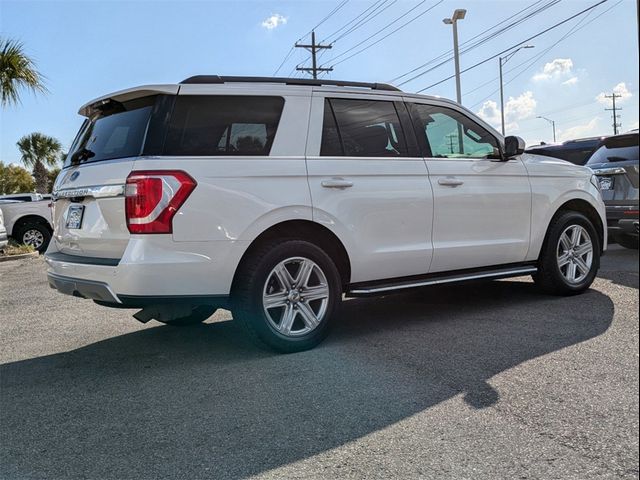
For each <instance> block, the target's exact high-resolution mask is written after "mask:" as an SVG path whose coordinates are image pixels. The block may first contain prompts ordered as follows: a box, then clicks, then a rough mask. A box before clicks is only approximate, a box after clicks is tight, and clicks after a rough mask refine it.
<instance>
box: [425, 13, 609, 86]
mask: <svg viewBox="0 0 640 480" xmlns="http://www.w3.org/2000/svg"><path fill="white" fill-rule="evenodd" d="M608 1H609V0H600V1H599V2H598V3H595V4H594V5H591V6H590V7H588V8H585V9H584V10H582V11H580V12H578V13H576V14H574V15H572V16H570V17H568V18H565V19H564V20H562V21H561V22H558V23H556V24H555V25H552V26H551V27H549V28H546V29H544V30H542V31H541V32H538V33H536V34H535V35H532V36H530V37H529V38H526V39H525V40H522V41H521V42H518V43H516V44H515V45H512V46H510V47H509V48H506V49H504V50H502V51H500V52H498V53H496V54H495V55H492V56H490V57H488V58H485V59H484V60H482V61H480V62H478V63H475V64H473V65H471V66H470V67H467V68H465V69H464V70H462V71H461V72H460V73H461V74H462V73H466V72H468V71H469V70H472V69H474V68H477V67H479V66H480V65H483V64H485V63H487V62H488V61H490V60H493V59H494V58H497V57H499V56H500V55H502V54H504V53H506V52H508V51H510V50H513V49H514V48H516V47H518V46H520V45H524V44H526V43H527V42H529V41H531V40H533V39H534V38H538V37H539V36H541V35H544V34H545V33H547V32H549V31H551V30H553V29H554V28H557V27H559V26H560V25H564V24H565V23H567V22H569V21H571V20H573V19H574V18H576V17H579V16H580V15H583V14H585V13H587V12H589V11H590V10H593V9H594V8H596V7H597V6H599V5H602V4H603V3H606V2H608ZM453 77H455V75H450V76H448V77H446V78H443V79H442V80H440V81H438V82H436V83H433V84H431V85H428V86H426V87H424V88H422V89H420V90H418V91H417V93H420V92H424V91H425V90H427V89H429V88H432V87H435V86H437V85H440V84H441V83H444V82H446V81H447V80H451V79H452V78H453Z"/></svg>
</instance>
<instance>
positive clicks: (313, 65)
mask: <svg viewBox="0 0 640 480" xmlns="http://www.w3.org/2000/svg"><path fill="white" fill-rule="evenodd" d="M295 47H296V48H304V49H306V50H308V51H310V52H311V68H309V67H296V70H298V71H299V72H307V73H309V72H311V76H313V78H314V79H315V78H318V72H331V71H332V70H333V67H329V68H321V67H318V59H317V58H316V54H317V53H318V50H323V49H329V48H331V45H320V44H317V43H316V32H315V31H313V30H312V31H311V45H302V44H299V43H296V45H295Z"/></svg>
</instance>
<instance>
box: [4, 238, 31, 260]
mask: <svg viewBox="0 0 640 480" xmlns="http://www.w3.org/2000/svg"><path fill="white" fill-rule="evenodd" d="M35 251H36V249H35V248H33V247H32V246H31V245H23V244H20V243H16V242H15V241H13V240H11V239H9V245H7V246H6V247H4V248H3V249H2V254H3V255H7V256H10V255H22V254H24V253H31V252H35Z"/></svg>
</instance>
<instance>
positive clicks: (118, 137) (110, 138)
mask: <svg viewBox="0 0 640 480" xmlns="http://www.w3.org/2000/svg"><path fill="white" fill-rule="evenodd" d="M155 100H156V97H145V98H139V99H136V100H131V101H129V102H122V103H120V102H114V101H110V102H108V103H106V104H105V105H104V106H103V111H102V113H101V114H99V115H97V116H95V117H93V118H92V119H91V120H87V121H85V123H84V124H83V125H82V127H81V129H80V133H79V134H78V136H77V137H76V140H75V141H74V143H73V145H72V147H71V149H70V151H69V155H68V156H67V159H66V160H65V164H64V166H65V167H66V166H68V165H69V164H70V163H71V161H72V159H73V161H74V162H75V161H78V162H97V161H100V160H110V159H113V158H124V157H134V156H137V155H140V152H141V151H142V144H143V142H144V137H145V133H146V131H147V124H148V123H149V117H150V115H151V110H152V108H153V105H154V103H155Z"/></svg>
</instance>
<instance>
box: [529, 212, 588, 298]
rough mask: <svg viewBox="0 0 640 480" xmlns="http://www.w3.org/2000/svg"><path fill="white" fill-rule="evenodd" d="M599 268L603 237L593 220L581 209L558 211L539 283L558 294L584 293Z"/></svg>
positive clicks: (537, 276) (540, 263) (540, 266)
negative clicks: (600, 236)
mask: <svg viewBox="0 0 640 480" xmlns="http://www.w3.org/2000/svg"><path fill="white" fill-rule="evenodd" d="M599 267H600V243H599V237H598V234H597V232H596V229H595V228H594V226H593V224H592V223H591V221H590V220H589V219H588V218H587V217H585V216H584V215H583V214H581V213H579V212H561V213H560V214H558V215H557V216H556V217H555V218H554V219H553V220H552V221H551V225H550V226H549V232H548V233H547V238H546V240H545V244H544V245H543V247H542V253H541V254H540V259H539V261H538V272H537V273H536V274H535V275H534V280H535V282H536V283H537V284H538V285H540V287H542V289H543V290H545V291H546V292H548V293H551V294H555V295H573V294H577V293H582V292H584V291H585V290H587V289H588V288H589V286H590V285H591V283H592V282H593V280H594V279H595V277H596V274H597V273H598V268H599Z"/></svg>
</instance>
